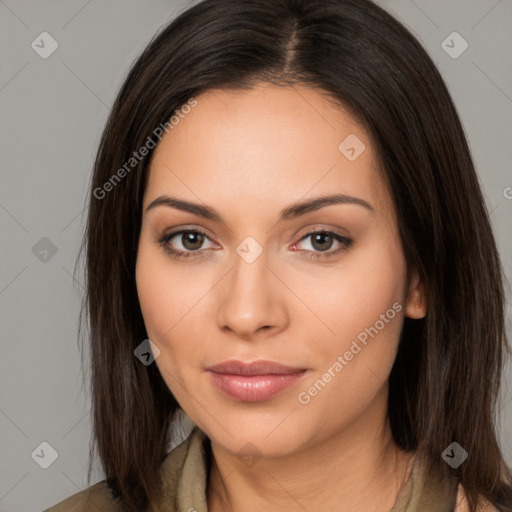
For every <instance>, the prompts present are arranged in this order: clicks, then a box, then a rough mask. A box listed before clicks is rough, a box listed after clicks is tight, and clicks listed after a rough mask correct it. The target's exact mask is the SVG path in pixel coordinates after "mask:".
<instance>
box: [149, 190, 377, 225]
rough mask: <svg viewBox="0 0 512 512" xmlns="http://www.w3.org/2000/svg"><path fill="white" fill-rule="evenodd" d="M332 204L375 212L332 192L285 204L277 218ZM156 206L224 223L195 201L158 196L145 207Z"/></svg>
mask: <svg viewBox="0 0 512 512" xmlns="http://www.w3.org/2000/svg"><path fill="white" fill-rule="evenodd" d="M334 204H355V205H359V206H362V207H363V208H366V209H367V210H369V211H370V212H371V213H374V212H375V210H374V208H373V207H372V205H371V204H370V203H368V202H367V201H365V200H364V199H360V198H358V197H353V196H349V195H345V194H333V195H328V196H321V197H316V198H314V199H308V200H306V201H299V202H298V203H294V204H292V205H290V206H287V207H286V208H284V209H283V210H281V212H280V213H279V220H290V219H295V218H297V217H301V216H302V215H306V214H307V213H311V212H314V211H316V210H320V209H321V208H324V207H326V206H331V205H334ZM157 206H167V207H169V208H176V209H178V210H183V211H185V212H189V213H193V214H195V215H198V216H200V217H204V218H206V219H210V220H214V221H217V222H222V223H225V222H224V219H223V218H222V216H221V215H220V214H219V213H218V212H217V211H216V210H214V209H213V208H211V207H210V206H203V205H200V204H197V203H192V202H190V201H185V200H184V199H178V198H176V197H172V196H168V195H162V196H159V197H157V198H156V199H155V200H154V201H152V202H151V203H150V204H149V206H148V207H147V208H146V212H148V211H149V210H151V209H153V208H156V207H157Z"/></svg>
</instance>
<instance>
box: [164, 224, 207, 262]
mask: <svg viewBox="0 0 512 512" xmlns="http://www.w3.org/2000/svg"><path fill="white" fill-rule="evenodd" d="M205 241H210V242H211V240H210V237H209V236H208V235H207V234H206V233H203V232H202V231H199V230H197V229H182V230H180V231H174V232H173V233H169V234H168V235H165V236H163V237H161V238H160V239H159V240H158V243H159V244H160V245H161V246H162V247H163V248H164V250H165V251H166V252H167V253H168V254H170V255H171V256H172V257H174V258H190V257H195V256H200V255H201V253H202V252H204V250H203V249H204V247H203V245H204V243H205Z"/></svg>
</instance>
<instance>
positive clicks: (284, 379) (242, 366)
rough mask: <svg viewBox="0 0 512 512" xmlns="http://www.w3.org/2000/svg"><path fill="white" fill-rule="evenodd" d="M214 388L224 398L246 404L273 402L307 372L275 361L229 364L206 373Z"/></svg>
mask: <svg viewBox="0 0 512 512" xmlns="http://www.w3.org/2000/svg"><path fill="white" fill-rule="evenodd" d="M206 371H207V373H208V375H209V376H210V379H211V382H212V384H213V385H214V386H215V387H216V388H217V389H218V390H219V391H220V392H222V393H223V394H225V395H227V396H229V397H230V398H233V399H235V400H239V401H244V402H261V401H264V400H269V399H270V398H273V397H274V396H276V395H277V394H279V393H280V392H282V391H284V390H285V389H287V388H289V387H290V386H292V385H293V384H295V383H296V382H297V381H298V380H300V379H301V378H302V377H303V376H304V375H305V374H306V373H307V371H308V369H307V368H296V367H291V366H285V365H282V364H279V363H276V362H274V361H255V362H252V363H249V364H247V363H243V362H241V361H225V362H223V363H220V364H217V365H214V366H211V367H209V368H207V369H206Z"/></svg>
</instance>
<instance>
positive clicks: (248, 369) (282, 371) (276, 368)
mask: <svg viewBox="0 0 512 512" xmlns="http://www.w3.org/2000/svg"><path fill="white" fill-rule="evenodd" d="M305 369H306V368H294V367H291V366H285V365H283V364H280V363H276V362H274V361H265V360H260V361H254V362H252V363H244V362H242V361H224V362H223V363H220V364H216V365H214V366H210V367H209V368H207V370H209V371H211V372H215V373H223V374H225V375H291V374H294V373H299V372H302V371H304V370H305Z"/></svg>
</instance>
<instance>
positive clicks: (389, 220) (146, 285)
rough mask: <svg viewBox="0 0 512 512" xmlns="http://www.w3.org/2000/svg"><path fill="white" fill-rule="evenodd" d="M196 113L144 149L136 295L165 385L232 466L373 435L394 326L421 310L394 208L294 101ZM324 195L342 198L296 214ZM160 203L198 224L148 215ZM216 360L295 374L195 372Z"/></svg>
mask: <svg viewBox="0 0 512 512" xmlns="http://www.w3.org/2000/svg"><path fill="white" fill-rule="evenodd" d="M196 99H197V105H196V106H195V107H194V108H192V109H190V112H189V113H188V114H186V115H183V117H182V118H181V119H180V121H179V123H178V124H177V125H175V126H174V128H173V129H172V130H170V131H169V133H167V134H166V135H165V137H164V138H163V139H162V140H161V142H160V143H159V144H158V146H157V147H156V149H155V153H154V155H153V159H152V163H151V170H150V175H149V181H148V185H147V189H146V191H145V195H144V200H143V209H144V210H143V211H144V213H143V218H142V229H141V236H140V241H139V248H138V257H137V266H136V280H137V289H138V294H139V300H140V305H141V309H142V314H143V316H144V321H145V325H146V328H147V333H148V336H149V339H150V340H151V341H152V342H153V343H154V344H155V345H156V346H157V347H158V348H159V350H160V355H159V356H158V357H157V359H156V361H155V363H156V364H157V366H158V368H159V371H160V373H161V375H162V377H163V379H164V380H165V382H166V384H167V386H168V387H169V389H170V391H171V392H172V393H173V395H174V396H175V397H176V399H177V400H178V402H179V403H180V405H181V407H182V408H183V409H184V411H185V412H186V413H187V414H188V415H189V417H190V418H191V419H192V420H193V421H194V423H196V424H197V425H198V426H199V427H200V428H201V429H202V430H203V431H204V432H206V434H207V435H208V436H209V437H210V438H211V439H212V442H215V443H216V444H217V445H220V446H222V447H223V448H225V449H226V450H228V451H230V452H232V453H235V452H238V450H240V449H241V448H242V447H244V445H246V443H248V442H249V441H250V443H251V446H252V449H253V451H255V452H256V453H259V454H262V455H264V456H272V455H274V456H277V455H283V454H286V453H291V452H294V451H296V450H299V449H301V448H305V447H307V446H310V445H312V444H313V443H314V442H318V441H319V440H321V439H327V438H328V437H329V436H332V435H334V434H337V433H342V432H347V433H348V432H349V431H350V430H351V429H354V428H356V427H357V431H358V432H362V430H361V429H364V428H366V429H370V430H375V429H376V428H378V426H379V422H381V423H382V422H383V420H384V415H385V411H386V400H387V380H388V376H389V373H390V371H391V367H392V365H393V362H394V359H395V356H396V351H397V345H398V341H399V336H400V331H401V327H402V324H403V318H404V315H407V316H411V317H413V318H419V317H421V316H423V314H424V307H423V302H422V299H421V283H418V280H417V279H416V278H415V277H414V276H413V279H412V280H411V283H410V286H409V288H408V289H406V262H405V259H404V255H403V251H402V247H401V244H400V240H399V235H398V231H397V225H396V220H395V212H394V206H393V203H392V200H391V198H390V195H389V193H388V191H387V190H386V187H385V185H384V183H383V181H382V180H381V178H380V177H379V175H378V173H377V170H376V166H377V162H376V154H375V153H374V151H373V148H372V146H371V144H370V140H369V138H368V136H367V134H366V133H365V131H364V130H363V128H362V126H361V125H360V124H359V123H358V122H357V121H356V120H355V119H354V118H353V117H352V116H350V115H348V113H346V112H345V111H344V110H342V108H341V107H336V106H335V105H334V104H333V103H331V102H329V101H327V99H326V97H325V96H324V95H322V94H321V93H320V92H317V91H315V90H313V89H310V88H307V87H305V86H300V87H299V86H297V87H294V88H290V87H278V86H275V85H268V84H261V85H260V86H258V87H255V88H253V89H251V90H246V91H236V92H234V91H225V90H215V91H211V90H210V91H208V92H206V93H203V94H202V95H200V96H198V97H197V98H196ZM363 145H364V146H363ZM333 195H340V196H346V197H345V200H344V201H342V202H338V203H331V204H327V203H325V204H324V205H323V207H321V206H322V204H318V203H317V204H316V206H314V204H315V203H313V206H312V207H310V208H297V207H296V205H298V204H303V203H309V202H311V201H314V200H315V199H317V198H320V197H324V196H333ZM161 196H170V197H172V198H174V199H177V200H180V201H183V202H187V203H193V204H195V205H197V207H198V211H197V212H196V213H194V212H191V211H187V210H186V209H185V208H179V207H177V206H175V207H172V206H169V205H168V204H167V205H166V204H160V205H157V206H153V207H152V208H150V209H149V210H147V208H148V206H149V205H151V203H153V201H154V200H155V199H157V198H159V197H161ZM174 204H175V205H176V203H174ZM294 205H295V206H294ZM292 206H294V207H293V209H290V208H291V207H292ZM199 208H201V209H203V210H204V211H208V212H210V213H211V212H215V215H211V214H210V215H208V216H206V215H201V213H200V211H199ZM206 209H207V210H206ZM204 211H203V213H204ZM283 211H284V212H285V214H283V213H282V212H283ZM185 229H186V230H190V232H189V233H185V234H183V233H181V234H180V233H178V234H174V235H173V233H176V232H178V231H180V230H185ZM312 232H313V234H311V233H312ZM318 232H320V233H318ZM322 232H324V233H323V234H322ZM325 232H328V233H325ZM166 235H172V236H167V238H166V241H165V242H162V243H159V240H161V239H163V238H165V237H166ZM166 248H168V249H172V250H175V251H179V252H180V253H182V255H181V257H179V258H175V257H174V256H173V255H172V254H171V253H170V252H168V251H167V250H166ZM186 256H188V257H186ZM141 341H142V340H141ZM228 360H235V361H242V362H244V363H251V362H253V361H258V360H267V361H273V362H276V363H280V364H282V365H286V366H288V367H291V368H292V369H293V370H292V372H293V373H292V374H291V375H290V374H289V375H287V376H284V377H283V376H282V375H281V376H278V375H274V376H273V377H272V376H270V377H269V376H268V375H266V376H265V375H262V374H266V373H268V371H269V370H268V368H267V369H266V370H265V369H263V370H261V369H260V370H259V371H258V372H256V373H259V374H260V376H259V377H258V376H256V377H255V376H251V377H249V376H240V375H238V376H236V375H235V376H233V375H231V376H226V375H222V372H221V373H215V372H211V371H209V370H207V368H209V367H212V366H214V365H217V364H219V363H222V362H225V361H228ZM277 373H281V374H282V373H283V372H282V371H281V370H279V371H277ZM283 386H284V387H283ZM280 388H281V389H280ZM279 389H280V391H279ZM254 447H255V448H254Z"/></svg>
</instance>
